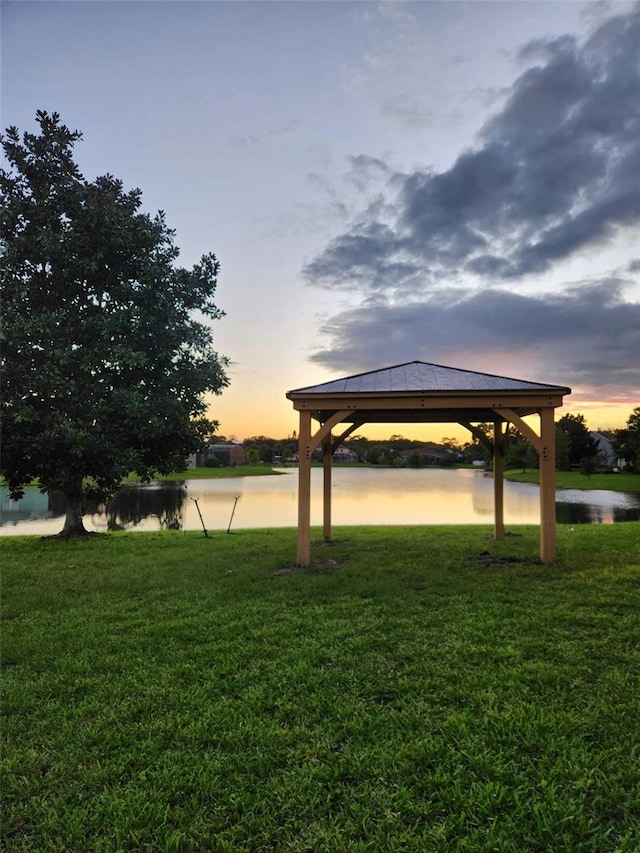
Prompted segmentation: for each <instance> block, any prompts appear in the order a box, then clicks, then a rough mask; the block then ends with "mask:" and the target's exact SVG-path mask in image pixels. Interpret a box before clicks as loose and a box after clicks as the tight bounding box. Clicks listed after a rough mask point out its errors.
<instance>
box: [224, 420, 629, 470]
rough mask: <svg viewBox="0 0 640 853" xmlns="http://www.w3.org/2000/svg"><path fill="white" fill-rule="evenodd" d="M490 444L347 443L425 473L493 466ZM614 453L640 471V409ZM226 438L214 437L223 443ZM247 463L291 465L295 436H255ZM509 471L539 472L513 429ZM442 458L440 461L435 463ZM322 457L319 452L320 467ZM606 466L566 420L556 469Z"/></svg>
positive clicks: (248, 444)
mask: <svg viewBox="0 0 640 853" xmlns="http://www.w3.org/2000/svg"><path fill="white" fill-rule="evenodd" d="M481 435H485V436H487V438H488V439H489V440H491V439H492V436H493V424H490V423H481V424H478V425H477V427H476V435H471V434H470V437H469V441H466V442H460V441H458V440H457V439H456V438H452V437H447V436H445V437H443V438H442V439H441V440H440V442H439V443H435V442H425V441H418V440H415V439H410V438H406V437H405V436H403V435H398V434H394V435H391V436H390V437H389V438H388V439H382V440H380V439H370V438H367V437H366V436H365V435H360V434H357V435H353V436H351V437H349V438H347V439H345V441H344V442H343V444H344V446H345V447H347V448H349V449H350V450H353V451H354V452H355V453H356V454H357V456H358V460H359V461H360V462H363V463H368V464H370V465H380V466H385V467H386V466H393V467H399V468H400V467H409V468H421V467H424V466H426V465H430V464H432V465H433V464H436V465H438V466H451V465H460V464H467V465H469V464H473V463H474V462H479V461H481V462H485V463H486V464H487V465H489V464H491V452H490V450H489V447H488V446H487V444H486V443H484V442H483V441H482V440H481V438H480V436H481ZM606 436H607V437H608V438H609V439H610V441H611V443H612V447H613V451H614V453H615V454H616V456H617V458H619V459H620V460H623V461H624V464H625V470H629V471H640V406H639V407H637V408H635V409H634V410H633V412H632V413H631V414H630V416H629V418H628V420H627V424H626V427H624V428H623V429H618V430H613V431H608V432H607V433H606ZM226 440H227V439H226V437H225V436H215V438H214V441H215V442H219V443H222V442H224V441H226ZM243 443H244V447H245V450H246V454H247V462H251V463H259V462H264V463H266V464H277V463H279V462H286V461H288V460H290V459H291V458H292V457H293V456H294V454H295V453H296V452H297V450H298V440H297V436H296V433H295V432H293V433H292V434H291V435H289V436H287V437H286V438H271V437H269V436H265V435H254V436H250V437H248V438H246V439H245V440H244V442H243ZM504 444H505V466H506V467H507V469H509V468H511V469H514V468H522V469H523V470H524V471H526V470H527V469H532V468H537V467H538V453H537V451H536V450H535V448H534V447H533V445H532V444H531V442H530V441H529V440H528V439H527V438H526V437H525V436H524V435H523V434H522V433H520V432H519V431H518V430H517V429H516V428H515V427H514V426H513V424H509V426H508V428H507V430H506V433H505V438H504ZM436 457H437V461H434V460H435V459H436ZM320 458H321V451H316V453H315V459H316V460H317V461H319V460H320ZM604 465H605V463H604V462H603V460H602V459H601V457H600V456H599V446H598V441H597V440H596V439H595V438H594V437H593V436H592V435H591V434H590V431H589V429H588V427H587V424H586V420H585V417H584V415H582V414H576V415H571V414H567V415H563V416H562V417H561V418H560V419H559V420H558V421H557V423H556V468H557V469H558V470H560V471H570V470H581V471H582V472H583V473H585V474H591V473H592V472H594V471H596V470H599V469H600V468H602V467H603V466H604Z"/></svg>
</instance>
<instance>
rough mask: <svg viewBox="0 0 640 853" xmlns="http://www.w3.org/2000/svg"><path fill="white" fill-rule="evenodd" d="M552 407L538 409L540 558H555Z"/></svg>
mask: <svg viewBox="0 0 640 853" xmlns="http://www.w3.org/2000/svg"><path fill="white" fill-rule="evenodd" d="M553 412H554V410H553V408H552V407H548V408H543V409H540V444H541V448H540V559H541V560H542V562H543V563H553V562H555V559H556V426H555V423H554V419H553Z"/></svg>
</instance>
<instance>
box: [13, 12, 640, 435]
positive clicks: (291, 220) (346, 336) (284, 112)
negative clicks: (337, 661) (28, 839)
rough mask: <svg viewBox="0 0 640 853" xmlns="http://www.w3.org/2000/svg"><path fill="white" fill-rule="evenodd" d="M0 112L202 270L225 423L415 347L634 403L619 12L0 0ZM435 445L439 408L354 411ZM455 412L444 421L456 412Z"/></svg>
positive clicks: (275, 418) (635, 264)
mask: <svg viewBox="0 0 640 853" xmlns="http://www.w3.org/2000/svg"><path fill="white" fill-rule="evenodd" d="M0 15H1V20H0V24H1V51H2V52H1V77H2V83H1V86H2V88H1V116H2V127H3V128H6V127H8V126H11V125H15V126H17V127H18V128H19V129H20V130H30V131H33V130H34V129H35V128H36V122H35V114H36V110H38V109H42V110H47V111H49V112H53V111H56V112H58V113H60V116H61V119H62V121H63V122H64V123H65V124H66V125H67V126H68V127H70V128H71V129H72V130H75V129H77V130H80V131H82V133H83V140H82V141H81V142H79V143H78V144H77V147H76V160H77V162H78V164H79V166H80V168H81V171H82V172H83V174H84V176H85V177H86V178H87V179H89V180H93V179H94V178H95V177H97V176H98V175H103V174H105V173H110V174H113V175H115V176H116V177H118V178H120V179H121V180H122V181H123V182H124V186H125V189H132V188H134V187H139V188H140V189H141V190H142V200H143V207H144V209H145V210H147V211H148V212H150V213H154V212H155V211H157V210H159V209H162V210H164V211H165V212H166V218H167V223H168V224H169V225H170V226H171V227H173V228H175V229H176V243H177V245H178V246H179V247H180V250H181V254H180V259H179V263H180V264H181V265H183V266H191V265H193V264H194V263H196V262H197V261H198V260H199V258H200V257H201V255H203V254H205V253H207V252H214V253H215V254H216V256H217V258H218V260H219V261H220V263H221V273H220V276H219V280H218V290H217V304H218V305H219V307H221V308H222V309H224V311H225V312H226V316H225V317H224V319H222V320H221V321H217V322H215V324H214V340H215V344H216V348H217V350H218V351H219V352H220V353H222V354H224V355H226V356H228V357H229V358H230V359H231V366H230V380H231V384H230V386H229V388H228V389H226V390H225V391H224V392H223V394H222V395H221V396H219V397H214V398H212V405H211V412H210V414H211V416H212V417H215V418H217V419H218V420H219V421H220V431H221V432H222V433H223V434H225V435H227V436H234V437H236V438H237V439H243V438H246V437H248V436H252V435H258V434H263V435H271V436H274V437H284V436H287V435H290V434H291V433H292V432H293V431H294V430H295V429H296V428H297V426H298V423H297V417H296V415H295V413H294V412H293V409H292V406H291V403H290V402H289V401H288V400H286V398H285V393H286V392H287V391H288V390H290V389H293V388H298V387H302V386H307V385H312V384H315V383H319V382H324V381H328V380H330V379H334V378H338V377H340V376H347V375H351V374H354V373H360V372H363V371H367V370H375V369H378V368H382V367H386V366H389V365H393V364H400V363H403V362H407V361H413V360H421V361H427V362H431V363H435V364H444V365H449V366H453V367H460V368H464V369H472V370H478V371H480V372H486V373H496V374H499V375H506V376H512V377H516V378H520V379H529V380H534V381H542V382H550V383H556V384H560V385H566V386H569V387H571V388H572V389H573V393H572V395H571V397H569V398H567V400H566V406H565V409H564V410H563V413H564V412H570V413H573V414H576V413H582V414H584V415H585V416H586V418H587V421H588V423H589V424H590V426H591V427H592V428H597V427H602V428H607V427H614V428H615V427H620V426H623V425H624V423H625V421H626V419H627V417H628V415H629V414H630V412H631V410H632V409H633V408H634V407H635V406H638V405H640V248H639V246H640V241H639V240H638V236H639V226H640V5H639V4H637V3H635V4H634V3H630V2H616V3H610V2H595V3H594V2H588V3H583V2H578V0H571V2H555V0H544V2H520V0H512V2H504V0H500V2H483V0H473V2H454V0H439V2H429V0H426V2H417V3H414V2H408V1H407V2H391V0H382V2H373V0H356V2H342V0H298V2H280V0H249V1H248V2H245V1H244V0H228V2H227V1H226V0H210V1H209V2H207V0H199V2H193V0H112V2H103V1H102V0H74V2H69V0H47V2H41V1H40V0H17V1H16V0H4V2H3V3H2V5H1V6H0ZM361 432H362V433H364V434H366V435H369V436H371V437H386V436H387V435H389V434H391V433H393V432H400V433H402V434H404V435H407V436H409V437H414V438H424V439H430V440H438V438H440V437H442V435H454V434H455V430H454V429H453V428H452V427H449V426H448V425H437V426H436V427H433V426H417V427H416V426H414V427H409V426H404V425H401V424H400V425H398V426H397V428H396V427H395V426H390V425H381V426H367V427H363V428H362V430H361ZM463 432H464V431H463Z"/></svg>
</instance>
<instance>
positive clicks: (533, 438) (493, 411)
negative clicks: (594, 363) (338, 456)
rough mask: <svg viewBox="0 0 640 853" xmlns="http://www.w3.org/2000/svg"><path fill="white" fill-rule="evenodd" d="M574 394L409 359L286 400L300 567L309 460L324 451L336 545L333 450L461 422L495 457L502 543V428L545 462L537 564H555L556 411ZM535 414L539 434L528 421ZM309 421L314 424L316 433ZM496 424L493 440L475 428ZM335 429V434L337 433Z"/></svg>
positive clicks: (307, 550) (327, 521) (304, 561)
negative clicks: (293, 422) (363, 438)
mask: <svg viewBox="0 0 640 853" xmlns="http://www.w3.org/2000/svg"><path fill="white" fill-rule="evenodd" d="M570 393H571V389H570V388H565V387H564V386H560V385H548V384H545V383H542V382H529V381H527V380H523V379H511V378H509V377H507V376H494V375H493V374H490V373H478V372H476V371H474V370H460V369H458V368H456V367H444V366H442V365H439V364H428V363H426V362H423V361H411V362H408V363H407V364H398V365H394V366H393V367H385V368H383V369H382V370H373V371H370V372H368V373H359V374H356V375H355V376H347V377H345V378H343V379H334V380H332V381H330V382H324V383H321V384H320V385H311V386H309V387H307V388H296V389H295V390H293V391H289V392H288V393H287V398H288V399H289V400H291V402H292V403H293V407H294V409H295V410H296V411H298V412H299V413H300V431H299V434H298V440H299V452H298V477H299V481H298V554H297V564H298V565H299V566H308V565H309V564H310V562H311V538H310V518H311V457H312V454H313V451H314V450H316V448H320V447H321V448H322V456H323V467H324V478H323V484H324V495H323V535H324V539H325V541H329V540H330V539H331V460H332V456H333V452H334V451H335V449H336V447H338V445H339V444H340V443H341V442H342V441H344V439H345V438H347V437H348V436H349V435H351V434H352V433H353V432H354V431H355V430H357V429H359V428H360V427H361V426H363V424H366V423H412V424H417V423H420V424H433V423H457V424H460V425H461V426H463V427H465V428H466V429H468V430H469V431H470V432H471V433H472V434H473V435H474V436H475V437H476V438H477V439H478V440H479V441H481V442H483V443H485V444H486V445H487V446H488V447H489V449H490V451H491V453H492V455H493V482H494V536H495V538H496V539H502V538H503V537H504V497H503V495H504V431H503V425H504V424H514V426H516V427H517V428H518V430H520V432H521V433H522V434H523V435H525V436H526V437H527V438H528V439H529V441H530V442H531V444H532V445H533V446H534V447H535V449H536V450H537V452H538V456H539V459H540V559H541V560H542V561H543V562H544V563H552V562H554V560H555V559H556V516H555V424H554V409H556V408H558V407H560V406H562V402H563V397H564V395H565V394H570ZM528 415H538V416H539V423H540V428H539V432H536V431H535V430H534V429H533V428H532V427H531V426H530V425H529V424H528V423H526V421H524V420H523V418H525V417H527V416H528ZM312 420H314V421H317V423H318V426H317V428H315V431H314V430H313V429H312ZM486 422H491V423H493V439H491V438H488V437H487V436H486V435H485V433H484V432H483V431H482V430H480V429H478V427H477V424H479V423H486ZM334 430H335V434H334Z"/></svg>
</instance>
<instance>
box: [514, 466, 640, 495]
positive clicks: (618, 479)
mask: <svg viewBox="0 0 640 853" xmlns="http://www.w3.org/2000/svg"><path fill="white" fill-rule="evenodd" d="M505 477H506V479H507V480H516V481H517V482H519V483H539V482H540V472H539V471H527V472H526V473H525V474H523V473H522V471H518V470H514V471H507V472H506V473H505ZM556 486H557V487H558V488H561V489H610V490H612V491H615V492H640V474H623V473H621V474H591V476H590V477H588V476H587V475H586V474H581V473H580V471H556Z"/></svg>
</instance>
